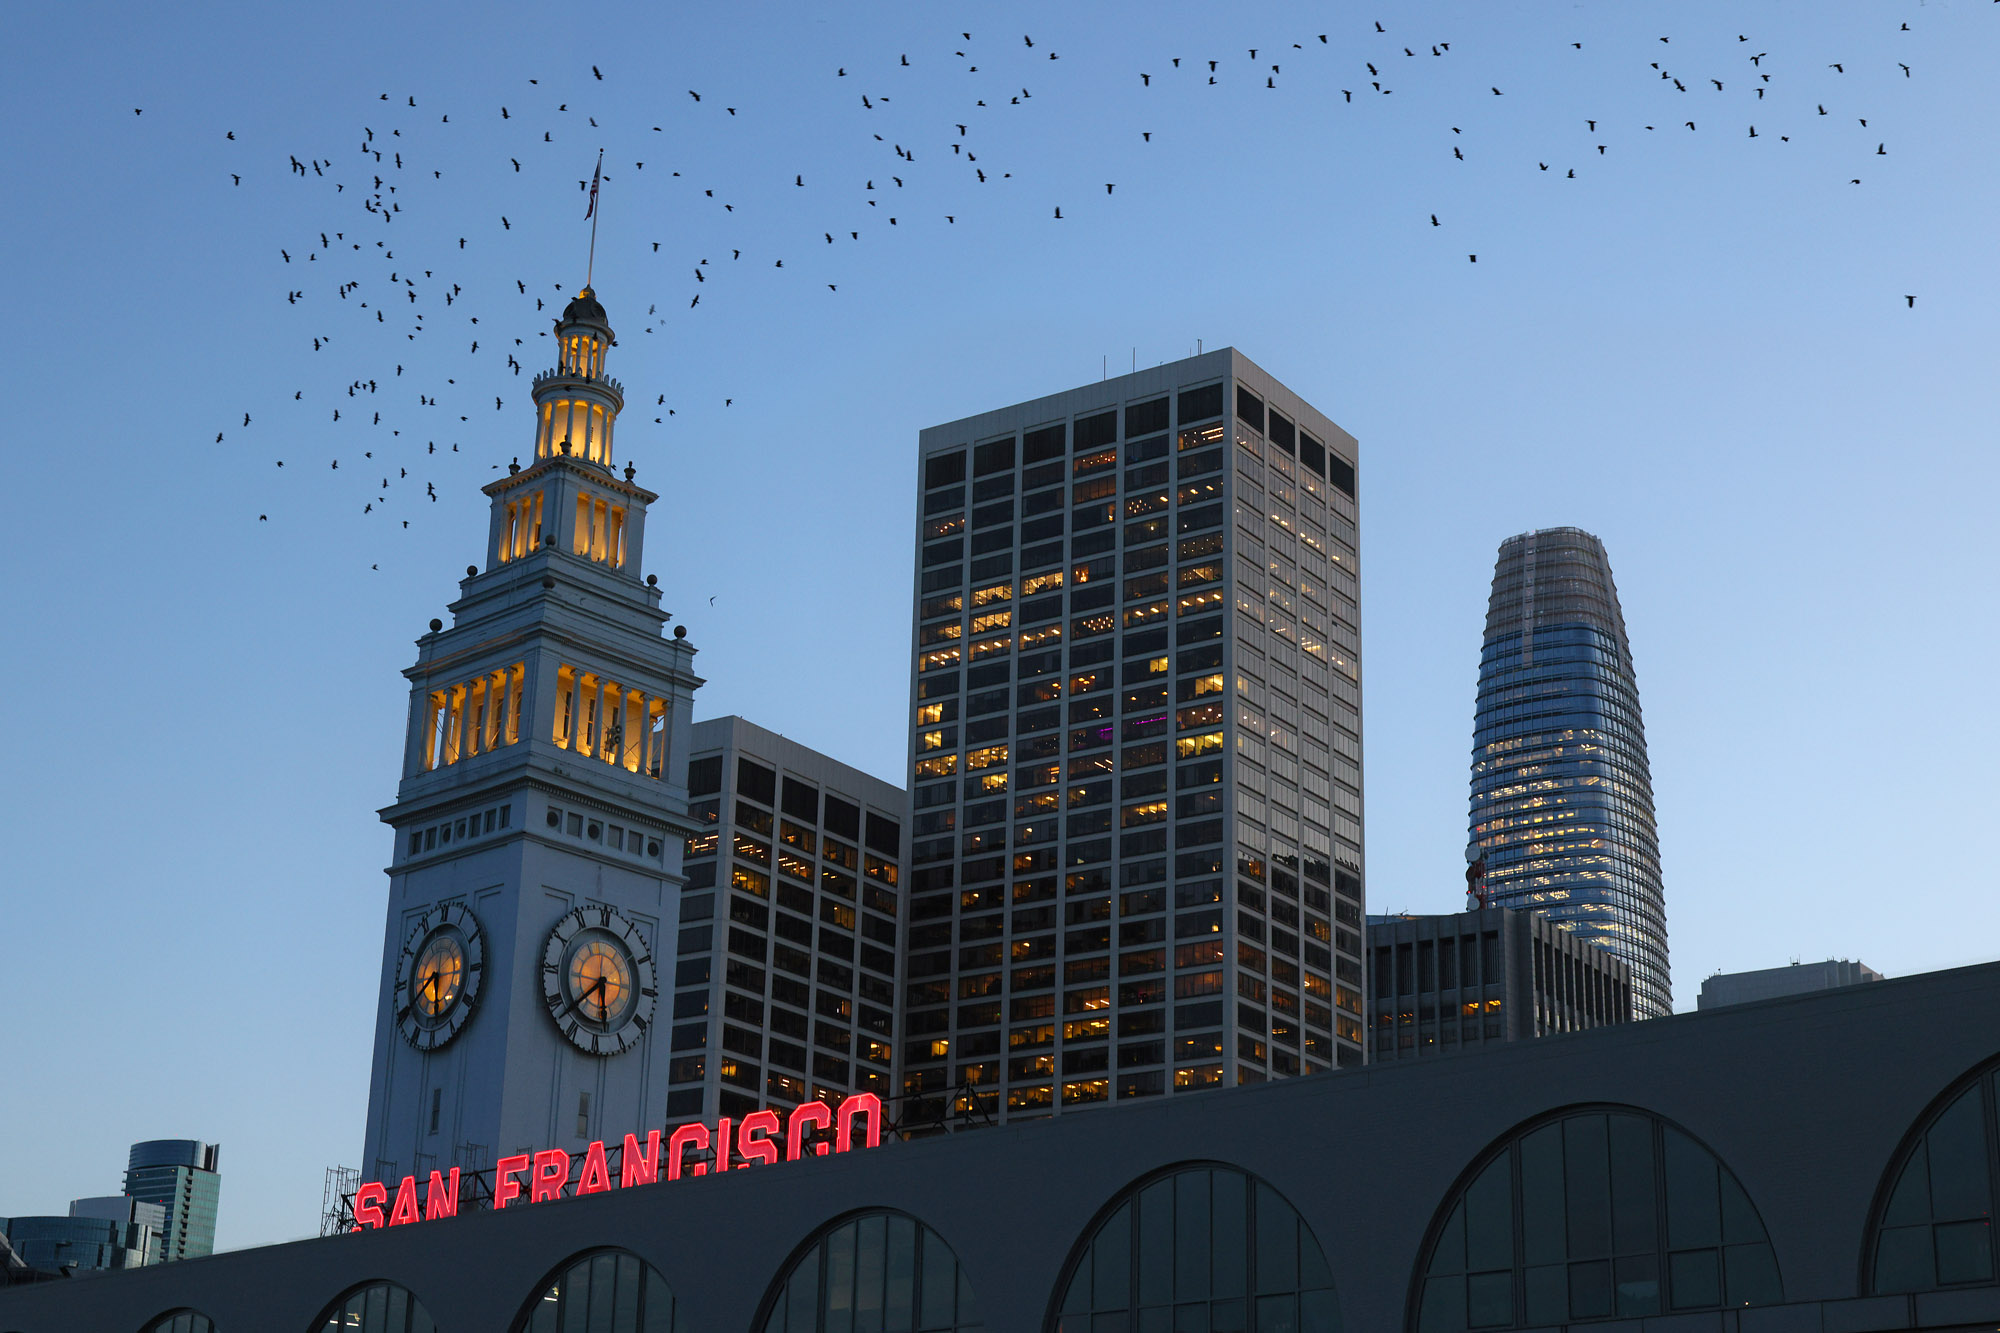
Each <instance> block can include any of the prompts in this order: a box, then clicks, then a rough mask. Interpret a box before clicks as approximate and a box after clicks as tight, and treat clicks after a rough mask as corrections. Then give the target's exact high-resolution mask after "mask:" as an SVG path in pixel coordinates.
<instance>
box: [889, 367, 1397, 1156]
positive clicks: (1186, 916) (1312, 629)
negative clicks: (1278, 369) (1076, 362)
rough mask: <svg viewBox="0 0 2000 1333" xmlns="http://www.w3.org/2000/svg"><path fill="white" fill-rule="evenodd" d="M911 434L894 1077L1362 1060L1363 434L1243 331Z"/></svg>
mask: <svg viewBox="0 0 2000 1333" xmlns="http://www.w3.org/2000/svg"><path fill="white" fill-rule="evenodd" d="M920 454H921V457H920V459H919V464H918V472H919V476H918V491H919V503H918V519H917V532H916V540H915V547H916V553H917V576H916V586H915V588H914V589H913V604H912V608H911V611H912V617H911V618H912V657H913V661H912V670H911V694H910V709H911V724H912V725H911V732H910V735H911V745H910V793H911V801H912V814H911V852H910V894H909V904H910V914H909V929H908V935H907V940H906V954H907V962H906V966H907V970H908V974H907V977H906V978H905V983H904V998H905V1001H906V1006H905V1019H904V1022H905V1031H904V1033H903V1035H902V1040H901V1050H900V1052H899V1054H900V1056H901V1063H900V1066H899V1070H900V1080H901V1086H902V1089H903V1091H904V1093H905V1094H906V1095H909V1096H911V1097H913V1098H916V1099H919V1100H924V1099H931V1100H934V1101H936V1102H938V1103H941V1104H942V1105H943V1106H944V1109H945V1111H946V1113H947V1114H948V1115H949V1116H950V1117H952V1118H956V1119H958V1120H962V1121H968V1122H986V1121H1003V1120H1012V1119H1020V1118H1025V1117H1033V1116H1040V1115H1047V1114H1054V1113H1058V1112H1061V1111H1066V1110H1070V1109H1082V1108H1089V1107H1092V1106H1097V1105H1101V1104H1104V1103H1106V1102H1110V1101H1114V1100H1127V1099H1135V1098H1144V1097H1149V1096H1160V1095H1164V1094H1168V1093H1170V1092H1171V1093H1182V1092H1193V1091H1198V1090H1203V1089H1209V1088H1217V1087H1225V1086H1234V1085H1236V1084H1238V1083H1244V1082H1253V1081H1257V1080H1260V1079H1264V1078H1267V1077H1285V1076H1290V1075H1294V1074H1303V1073H1311V1072H1315V1071H1318V1070H1324V1069H1331V1068H1335V1067H1337V1066H1340V1065H1346V1064H1358V1063H1359V1062H1360V1061H1361V1059H1362V1056H1363V1046H1362V1039H1363V1038H1362V1030H1361V1024H1360V1018H1359V1016H1360V1012H1361V997H1360V992H1361V947H1362V946H1361V912H1362V883H1363V856H1362V852H1363V840H1362V818H1361V713H1360V707H1361V669H1360V612H1359V601H1358V599H1359V587H1358V583H1357V571H1356V551H1357V543H1358V541H1359V537H1358V534H1357V528H1356V524H1357V521H1358V519H1357V513H1356V501H1355V490H1356V487H1355V468H1356V460H1357V452H1356V445H1355V441H1354V438H1353V437H1352V436H1350V435H1349V434H1347V433H1346V432H1345V431H1343V430H1341V429H1340V428H1339V427H1338V426H1336V425H1334V424H1333V422H1331V421H1329V420H1328V419H1327V418H1326V417H1325V416H1323V415H1322V414H1321V413H1319V412H1318V411H1317V410H1315V409H1314V408H1313V407H1312V406H1311V405H1310V404H1308V403H1306V402H1304V401H1303V400H1301V399H1300V398H1299V397H1298V396H1297V395H1296V394H1294V393H1292V392H1291V391H1290V390H1288V389H1286V388H1285V386H1283V385H1282V384H1280V383H1278V382H1277V381H1276V380H1275V379H1273V378H1272V377H1271V376H1269V375H1268V374H1266V373H1265V372H1264V371H1262V370H1261V369H1259V368H1258V367H1257V366H1256V365H1254V364H1252V363H1251V362H1250V361H1249V360H1248V359H1247V358H1246V357H1244V356H1243V355H1241V354H1240V353H1238V352H1236V351H1234V350H1233V349H1232V350H1223V351H1218V352H1212V353H1208V354H1207V355H1204V356H1198V357H1193V358H1189V359H1187V360H1183V361H1177V362H1173V363H1171V364H1168V365H1163V366H1160V367H1156V368H1154V369H1151V370H1143V371H1139V372H1137V373H1135V374H1132V375H1126V376H1120V377H1119V378H1117V379H1110V380H1106V381H1104V382H1102V383H1098V384H1092V385H1088V386H1086V387H1083V388H1080V389H1075V390H1072V391H1070V392H1067V393H1062V394H1056V395H1053V396H1051V397H1047V398H1040V399H1036V400H1034V401H1032V402H1027V403H1021V404H1017V405H1015V406H1012V407H1006V408H1001V409H999V410H996V411H992V412H986V413H982V414H980V415H978V416H974V417H968V418H966V419H964V420H960V421H955V422H951V423H948V424H946V425H941V426H935V427H932V428H930V429H928V430H925V431H923V432H922V434H921V438H920Z"/></svg>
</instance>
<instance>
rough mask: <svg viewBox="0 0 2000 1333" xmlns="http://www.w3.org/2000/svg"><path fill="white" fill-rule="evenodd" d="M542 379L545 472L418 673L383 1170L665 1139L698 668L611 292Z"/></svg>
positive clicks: (377, 1065) (483, 1163)
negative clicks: (619, 368) (644, 457)
mask: <svg viewBox="0 0 2000 1333" xmlns="http://www.w3.org/2000/svg"><path fill="white" fill-rule="evenodd" d="M554 335H555V339H556V364H555V368H554V369H552V370H549V371H545V372H544V373H542V374H541V375H539V376H537V377H536V378H535V381H534V403H535V439H534V450H533V457H532V461H531V462H530V463H529V465H528V466H526V467H522V466H520V464H519V462H518V460H517V461H516V463H515V464H514V465H513V466H511V467H509V469H508V475H507V476H505V477H503V478H501V479H500V480H498V481H495V482H493V483H492V484H490V485H488V486H487V487H486V488H485V491H486V494H487V496H488V497H489V499H490V500H491V502H492V517H491V521H490V523H489V525H488V530H487V539H486V559H485V562H484V564H483V566H473V567H470V568H468V569H467V570H466V577H465V579H464V580H463V581H462V582H461V583H460V584H459V595H458V600H457V601H455V602H453V603H452V604H451V606H450V608H449V610H450V613H451V624H450V625H449V626H446V625H445V624H444V623H443V622H442V621H437V620H433V621H432V622H431V629H430V633H428V634H426V635H424V636H423V637H422V638H420V639H418V640H417V650H418V651H417V661H416V664H415V665H414V666H411V667H410V668H408V669H407V670H405V671H404V673H403V674H404V675H405V676H407V677H409V680H410V709H409V720H408V726H407V732H406V737H407V739H406V742H405V745H404V752H403V775H402V782H401V785H400V786H399V787H398V788H397V792H396V801H395V804H393V805H391V806H389V807H388V808H387V809H385V810H383V811H382V812H381V816H382V819H383V821H384V822H385V823H387V824H388V825H389V826H390V827H392V828H393V829H394V830H395V838H396V841H395V854H394V859H393V862H392V864H391V865H390V866H389V870H388V874H389V902H388V914H387V915H388V920H387V929H386V931H385V933H384V938H383V947H382V971H381V979H380V984H379V989H378V1000H377V1004H378V1009H377V1014H376V1020H375V1046H374V1061H373V1071H372V1077H371V1080H370V1085H369V1093H368V1138H367V1142H366V1144H365V1146H364V1150H363V1154H362V1171H363V1173H364V1174H365V1175H369V1176H371V1177H372V1178H373V1179H377V1180H385V1179H386V1180H393V1179H395V1178H397V1177H399V1176H402V1175H409V1174H416V1175H418V1176H422V1175H423V1173H425V1172H427V1171H430V1170H448V1169H449V1168H450V1167H452V1166H461V1167H465V1168H467V1169H482V1168H485V1167H488V1166H490V1165H491V1164H492V1163H493V1161H494V1159H495V1158H496V1157H497V1156H499V1155H502V1154H506V1153H510V1152H515V1151H523V1150H534V1149H539V1148H546V1147H565V1148H571V1149H575V1150H577V1151H581V1150H582V1148H583V1147H585V1146H586V1145H588V1143H589V1142H590V1141H591V1140H592V1139H597V1138H607V1137H611V1136H614V1135H621V1134H624V1133H626V1132H628V1131H634V1130H636V1131H640V1132H641V1133H643V1131H644V1130H645V1129H646V1128H648V1127H657V1126H659V1125H662V1124H663V1123H664V1122H665V1119H666V1096H667V1030H668V1023H667V1022H666V1021H665V1020H666V1019H667V1014H666V1013H665V1012H664V1010H663V1009H661V1008H660V1007H659V1006H658V998H659V993H660V991H661V990H662V989H663V987H662V985H661V983H660V977H661V973H662V971H663V969H664V967H665V966H666V962H665V960H666V959H670V958H671V957H672V956H673V940H672V937H671V932H672V931H673V930H675V929H676V924H675V923H676V922H677V920H678V915H679V902H680V892H681V885H682V876H681V852H682V847H683V840H684V839H685V837H686V836H687V835H688V834H689V833H690V832H692V831H693V828H692V826H691V825H690V824H689V823H688V821H687V764H688V746H689V732H690V723H691V714H692V711H693V700H694V691H695V689H696V687H698V686H699V685H700V684H701V683H702V682H701V680H700V678H699V677H698V676H696V675H695V673H694V651H695V650H694V648H693V647H692V646H691V645H690V644H689V643H688V642H687V639H686V634H687V631H686V630H685V629H684V628H679V627H677V628H676V629H675V630H674V633H673V636H672V637H671V638H669V637H666V636H665V635H664V632H663V631H664V629H665V626H666V622H667V620H668V619H670V617H669V616H668V615H666V614H665V613H664V612H662V611H661V610H660V592H659V589H658V588H657V587H656V586H655V583H656V581H655V580H653V579H651V578H645V579H642V578H641V577H640V574H639V571H640V569H641V568H642V565H641V557H642V556H643V553H644V550H645V536H646V509H647V506H648V505H650V504H651V503H652V502H653V501H654V500H655V499H657V498H658V497H657V496H656V495H654V493H653V492H651V491H648V490H646V489H645V488H643V487H641V486H639V485H637V484H635V482H634V480H633V478H634V476H635V475H636V470H635V469H634V468H633V467H631V466H630V465H629V464H628V465H626V466H624V467H623V468H622V469H621V468H619V467H618V465H617V464H618V460H617V454H616V453H615V452H614V446H615V442H616V436H617V425H618V413H619V411H620V409H621V408H623V406H624V393H623V390H622V388H621V387H620V385H619V383H618V381H617V380H614V379H611V378H609V377H607V376H606V374H605V371H604V364H605V354H606V352H607V351H608V350H609V349H610V348H611V347H613V346H615V345H616V344H615V340H614V339H613V337H612V332H611V325H610V322H609V320H608V319H607V318H606V316H605V313H604V307H603V306H601V305H599V304H598V302H597V298H596V296H595V294H594V293H593V292H592V291H591V289H590V288H589V287H587V286H586V287H585V288H584V289H583V290H582V291H580V292H578V293H577V295H576V299H574V300H572V301H571V302H570V303H569V305H568V306H567V307H566V308H565V309H564V310H563V312H562V317H561V318H560V319H559V320H557V321H556V326H555V330H554Z"/></svg>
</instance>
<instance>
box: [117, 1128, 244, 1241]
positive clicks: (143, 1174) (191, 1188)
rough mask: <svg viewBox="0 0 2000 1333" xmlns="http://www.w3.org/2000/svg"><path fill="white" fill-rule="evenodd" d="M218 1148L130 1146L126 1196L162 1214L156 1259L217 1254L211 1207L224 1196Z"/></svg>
mask: <svg viewBox="0 0 2000 1333" xmlns="http://www.w3.org/2000/svg"><path fill="white" fill-rule="evenodd" d="M221 1157H222V1149H221V1148H219V1147H217V1146H216V1145H215V1144H213V1143H198V1142H196V1141H195V1140H193V1139H149V1140H147V1141H146V1142H144V1143H135V1144H133V1145H132V1154H131V1156H130V1158H129V1159H127V1162H126V1166H125V1193H126V1194H128V1195H130V1196H131V1197H132V1198H134V1199H137V1200H139V1201H140V1202H141V1203H152V1204H158V1205H159V1206H160V1207H161V1208H162V1209H164V1210H165V1212H166V1218H165V1222H166V1225H165V1228H164V1230H163V1231H162V1232H161V1234H160V1251H159V1255H160V1259H159V1261H160V1262H161V1263H166V1262H167V1261H168V1260H172V1259H199V1258H201V1257H202V1256H203V1255H205V1254H213V1253H215V1207H216V1202H217V1200H218V1199H219V1198H220V1197H221V1194H222V1177H221V1175H220V1174H218V1172H219V1171H220V1169H221V1166H220V1162H221Z"/></svg>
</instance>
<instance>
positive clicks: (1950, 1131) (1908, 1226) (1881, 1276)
mask: <svg viewBox="0 0 2000 1333" xmlns="http://www.w3.org/2000/svg"><path fill="white" fill-rule="evenodd" d="M1996 1078H2000V1061H1994V1062H1990V1063H1988V1064H1987V1065H1985V1066H1984V1067H1982V1068H1981V1069H1979V1070H1976V1071H1974V1072H1973V1073H1972V1074H1970V1075H1968V1076H1967V1077H1965V1078H1963V1079H1961V1080H1960V1081H1959V1082H1958V1083H1957V1084H1954V1085H1953V1086H1952V1087H1951V1088H1949V1089H1947V1090H1946V1092H1945V1094H1944V1095H1943V1096H1942V1097H1940V1098H1938V1100H1937V1101H1936V1102H1934V1103H1933V1104H1932V1108H1931V1109H1930V1110H1929V1111H1927V1112H1926V1113H1925V1114H1924V1116H1923V1117H1922V1118H1921V1119H1919V1120H1918V1122H1917V1125H1916V1126H1915V1128H1913V1129H1912V1130H1911V1132H1910V1135H1909V1136H1908V1138H1907V1139H1906V1140H1905V1141H1904V1143H1903V1146H1902V1148H1901V1149H1900V1150H1899V1151H1898V1152H1897V1154H1896V1157H1895V1160H1894V1162H1893V1163H1892V1164H1891V1166H1890V1168H1889V1170H1888V1172H1887V1173H1886V1174H1885V1176H1884V1181H1885V1188H1884V1189H1882V1190H1880V1191H1878V1194H1877V1199H1878V1202H1877V1204H1876V1207H1875V1213H1874V1218H1873V1225H1872V1226H1871V1228H1870V1233H1869V1243H1868V1248H1867V1259H1866V1262H1867V1264H1868V1268H1869V1282H1868V1289H1869V1290H1870V1291H1871V1292H1901V1291H1934V1290H1936V1289H1938V1288H1940V1287H1958V1286H1980V1285H1987V1284H1990V1283H1992V1282H1993V1280H1994V1274H1995V1273H1996V1272H2000V1266H1997V1265H1996V1263H1995V1254H1994V1243H1995V1241H1994V1234H1993V1225H1992V1215H1993V1200H1994V1198H1995V1197H1996V1194H2000V1189H1997V1188H1996V1185H2000V1158H1996V1155H1995V1152H1994V1133H1995V1120H1994V1111H1995V1108H1996V1105H2000V1096H1996V1089H1995V1080H1996Z"/></svg>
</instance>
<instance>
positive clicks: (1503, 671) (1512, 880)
mask: <svg viewBox="0 0 2000 1333" xmlns="http://www.w3.org/2000/svg"><path fill="white" fill-rule="evenodd" d="M1472 725H1473V733H1472V811H1471V831H1472V841H1473V842H1474V843H1475V844H1476V845H1477V847H1478V849H1479V852H1480V854H1481V855H1482V856H1483V857H1484V860H1485V863H1486V889H1487V901H1488V902H1489V903H1492V904H1494V905H1497V906H1502V907H1518V908H1527V909H1531V910H1533V911H1537V912H1540V913H1542V914H1543V915H1545V916H1547V917H1548V918H1549V919H1550V920H1551V921H1553V922H1555V923H1556V924H1557V925H1559V926H1561V927H1562V928H1563V929H1565V930H1570V931H1574V932H1575V933H1576V934H1578V935H1579V936H1581V937H1583V938H1584V939H1587V940H1589V941H1591V942H1592V943H1593V944H1596V945H1598V946H1599V947H1600V948H1604V949H1608V950H1609V951H1610V952H1611V953H1613V954H1615V955H1616V956H1618V957H1619V958H1622V959H1624V960H1625V962H1626V963H1627V964H1629V965H1630V967H1631V969H1632V1009H1633V1017H1634V1018H1657V1017H1660V1016H1662V1015H1664V1014H1668V1013H1671V1012H1672V1011H1673V989H1672V984H1671V980H1670V978H1669V975H1668V971H1667V914H1666V904H1665V898H1664V895H1663V893H1662V890H1661V886H1660V850H1659V835H1658V831H1657V829H1656V827H1655V824H1654V819H1653V782H1652V775H1651V771H1650V770H1649V768H1648V766H1647V763H1646V729H1645V725H1644V723H1643V722H1642V721H1641V720H1640V715H1639V687H1638V684H1637V682H1636V680H1635V678H1634V676H1633V673H1632V648H1631V645H1630V643H1629V642H1627V640H1626V637H1625V617H1624V615H1623V613H1622V612H1621V611H1620V609H1619V606H1618V588H1617V585H1616V584H1614V583H1613V582H1612V579H1611V562H1610V561H1609V560H1608V559H1607V558H1606V557H1605V554H1604V543H1602V542H1600V541H1599V540H1598V539H1597V538H1595V537H1593V536H1591V535H1590V534H1589V533H1587V532H1584V531H1583V530H1582V529H1580V528H1543V529H1540V530H1539V531H1535V532H1527V533H1523V534H1521V535H1520V536H1518V537H1510V538H1508V539H1507V540H1506V541H1505V542H1503V543H1501V546H1500V558H1499V560H1498V562H1497V563H1496V564H1495V565H1494V569H1493V595H1492V599H1491V600H1490V601H1489V602H1488V603H1487V608H1486V642H1485V647H1484V648H1483V649H1482V651H1481V653H1480V660H1479V706H1478V711H1477V713H1476V714H1475V716H1474V718H1473V724H1472Z"/></svg>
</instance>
